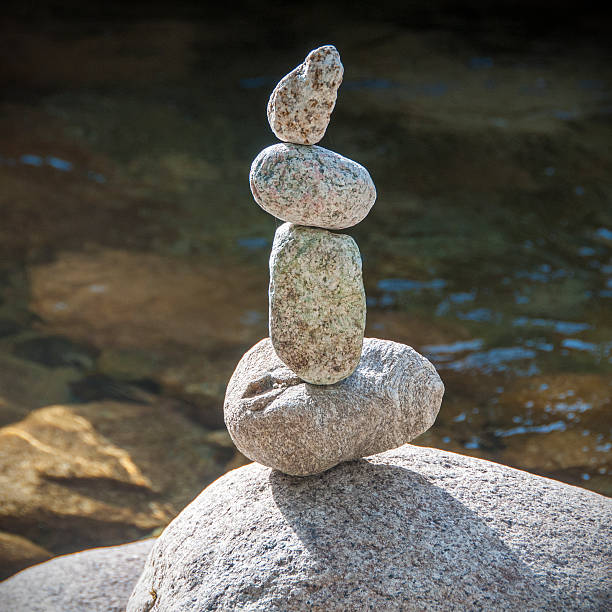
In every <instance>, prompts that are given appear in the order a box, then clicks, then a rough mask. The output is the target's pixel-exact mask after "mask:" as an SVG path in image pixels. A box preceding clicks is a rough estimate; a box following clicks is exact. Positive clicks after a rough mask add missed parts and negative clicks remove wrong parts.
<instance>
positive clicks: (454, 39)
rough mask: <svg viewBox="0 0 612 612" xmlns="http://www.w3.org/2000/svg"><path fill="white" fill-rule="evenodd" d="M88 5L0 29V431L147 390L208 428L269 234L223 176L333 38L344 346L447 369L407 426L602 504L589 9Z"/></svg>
mask: <svg viewBox="0 0 612 612" xmlns="http://www.w3.org/2000/svg"><path fill="white" fill-rule="evenodd" d="M110 6H111V8H110V9H109V8H108V7H107V8H106V9H103V8H100V7H97V9H96V7H95V6H94V8H91V9H90V10H89V11H88V12H85V13H83V12H81V13H79V12H78V11H76V9H75V12H74V13H70V14H61V15H58V14H56V13H54V12H53V11H52V10H51V9H49V11H48V12H47V13H44V14H42V16H41V15H38V18H31V17H30V16H28V15H26V14H25V13H24V10H25V9H23V10H22V9H20V8H13V9H12V12H9V13H7V16H6V17H5V18H4V19H3V22H2V23H3V25H2V32H1V33H2V36H1V40H2V43H0V44H1V47H2V53H1V55H2V62H1V66H0V77H1V79H2V82H3V87H2V103H1V105H0V181H1V185H2V189H1V193H0V210H1V211H2V222H1V224H0V254H1V265H0V360H1V361H2V362H3V363H4V365H3V366H2V368H1V370H2V371H1V372H0V408H1V410H0V416H1V418H2V424H9V423H13V422H16V421H18V420H20V419H22V418H23V417H24V416H26V415H27V414H28V413H29V411H31V410H34V409H36V408H39V407H41V406H45V405H48V404H51V403H61V402H63V403H70V402H72V403H75V402H88V401H94V400H99V399H108V398H113V399H123V400H128V401H131V400H133V399H134V395H136V397H138V394H139V393H147V394H154V395H155V394H156V395H161V396H168V397H172V398H173V399H175V400H177V401H178V402H179V405H180V406H182V408H181V409H182V410H184V413H185V414H187V415H188V416H189V418H191V419H193V421H194V422H197V423H199V424H204V425H205V426H207V427H210V428H213V429H214V428H220V427H221V426H222V425H221V418H220V410H221V405H222V398H223V392H224V385H225V383H226V382H227V379H228V378H229V376H230V375H231V372H232V370H233V368H234V366H235V364H236V362H237V360H238V359H239V358H240V356H241V354H242V353H243V352H244V350H246V349H247V348H248V347H249V346H251V345H252V344H253V343H255V342H256V341H258V340H259V339H260V338H261V337H263V336H264V335H266V316H267V315H266V312H267V294H266V291H267V258H268V254H269V248H270V245H271V240H272V237H273V233H274V230H275V227H276V225H277V224H276V222H275V220H274V219H273V218H271V217H270V216H269V215H267V214H266V213H264V212H263V211H261V210H260V209H259V208H258V207H257V205H256V204H255V203H254V202H253V201H252V198H251V195H250V192H249V188H248V179H247V177H248V169H249V165H250V162H251V160H252V159H253V157H254V156H255V155H256V154H257V153H258V152H259V150H260V149H262V148H263V147H265V146H267V145H269V144H272V143H273V142H274V137H273V135H272V134H271V132H270V131H269V128H268V126H267V122H266V116H265V105H266V101H267V97H268V95H269V93H270V91H271V89H272V87H273V86H274V84H275V82H276V81H277V80H278V78H279V77H281V76H282V75H283V74H285V72H287V71H288V69H290V68H291V67H293V66H294V65H296V64H297V63H299V62H300V61H301V60H302V58H303V56H304V55H305V54H306V52H307V51H308V50H309V49H311V48H312V47H314V46H316V45H318V44H323V43H333V44H336V46H337V47H338V49H339V50H340V53H341V54H342V58H343V61H344V64H345V69H346V73H345V81H344V84H343V85H342V87H341V89H340V95H339V100H338V104H337V107H336V110H335V112H334V114H333V117H332V123H331V125H330V128H329V130H328V133H327V135H326V137H325V139H324V140H323V141H322V143H321V144H322V145H323V146H326V147H328V148H331V149H333V150H336V151H338V152H340V153H342V154H344V155H346V156H348V157H351V158H353V159H356V160H358V161H359V162H360V163H362V164H364V165H365V166H366V167H367V168H368V169H369V170H370V172H371V174H372V177H373V178H374V181H375V183H376V185H377V189H378V194H379V197H378V201H377V203H376V205H375V207H374V209H373V210H372V212H371V214H370V215H369V216H368V217H367V219H366V220H365V221H364V222H362V223H361V224H360V225H359V226H357V227H355V228H352V229H351V230H350V233H351V234H352V235H353V236H354V237H355V238H356V240H357V242H358V244H359V246H360V249H361V252H362V256H363V261H364V279H365V283H366V292H367V295H368V329H367V334H368V335H371V336H378V337H383V338H390V339H393V340H397V341H400V342H405V343H408V344H410V345H412V346H414V347H415V348H417V349H418V350H420V351H421V352H423V353H424V354H425V355H427V356H428V357H429V358H430V359H431V360H432V361H433V362H434V363H435V365H436V367H437V368H438V369H439V371H440V374H441V376H442V378H443V380H444V382H445V384H446V389H447V391H446V396H445V400H444V403H443V406H442V410H441V412H440V416H439V418H438V421H437V423H436V425H435V426H434V427H433V428H432V429H431V430H430V431H429V432H428V433H426V434H425V435H424V436H422V437H421V438H420V439H419V440H418V441H417V442H418V443H421V444H424V445H431V446H436V447H439V448H444V449H449V450H452V451H457V452H461V453H466V454H470V455H475V456H479V457H483V458H487V459H491V460H494V461H498V462H501V463H505V464H508V465H512V466H515V467H519V468H523V469H527V470H530V471H533V472H536V473H539V474H543V475H546V476H550V477H553V478H557V479H560V480H563V481H565V482H569V483H572V484H576V485H580V486H584V487H587V488H590V489H593V490H595V491H599V492H602V493H606V494H611V493H612V485H611V480H610V470H611V465H610V457H611V456H612V454H611V450H612V435H611V434H612V432H611V421H610V416H609V415H610V404H611V402H610V395H611V390H612V386H611V385H612V376H611V374H612V316H611V314H612V308H611V306H612V155H611V153H612V151H611V143H612V122H611V118H612V75H611V74H610V69H609V66H610V56H609V54H608V52H607V50H606V49H605V47H604V45H603V42H602V40H604V38H605V37H603V36H602V34H601V33H602V31H603V30H602V28H603V26H601V24H598V21H597V19H596V16H595V18H588V19H587V18H585V20H584V21H581V22H580V23H579V24H578V25H579V26H580V27H576V28H575V30H574V33H573V34H574V35H573V37H572V38H571V39H568V37H567V36H566V31H565V30H563V29H561V30H560V31H558V30H557V29H555V28H552V29H551V31H550V32H545V34H534V33H533V32H531V31H530V30H529V28H527V27H526V26H527V25H529V24H528V23H526V22H520V21H519V22H518V26H520V25H521V24H522V25H525V27H518V26H517V22H516V21H515V20H514V18H511V17H510V16H509V15H505V14H502V15H501V16H497V17H496V18H491V20H489V21H487V20H483V19H480V20H477V21H476V22H475V21H473V20H471V19H470V18H466V17H461V16H458V15H456V14H451V13H443V14H440V15H438V14H436V13H434V12H431V13H428V12H427V11H425V12H423V11H421V12H419V13H418V19H416V18H415V20H413V21H411V20H410V19H409V15H408V16H406V15H404V16H403V17H402V18H397V19H395V18H394V15H393V12H392V11H391V12H389V11H388V12H387V13H384V14H383V16H382V17H381V18H380V19H377V18H375V17H372V16H369V15H365V14H363V15H362V14H361V13H359V12H358V11H356V12H355V14H352V15H351V16H349V17H348V18H343V19H340V18H338V15H337V14H336V13H335V12H334V10H333V9H331V8H329V7H328V8H327V9H326V8H325V7H318V10H317V11H315V12H314V13H300V12H299V11H298V10H297V9H291V8H281V7H280V6H279V7H276V13H275V14H274V15H273V16H269V15H268V17H264V16H262V15H260V14H259V13H257V12H256V11H251V12H249V11H247V10H245V12H243V13H240V12H238V13H237V14H234V15H233V16H232V17H231V18H228V17H227V16H226V15H222V14H221V13H220V12H219V11H217V13H212V14H204V13H203V12H202V11H203V9H201V8H200V9H195V8H193V9H192V8H190V5H183V4H181V5H179V7H178V8H176V10H175V12H174V13H173V12H172V9H168V8H165V9H163V10H162V9H158V8H155V9H151V10H150V11H149V12H148V13H147V12H143V11H140V10H137V9H136V8H134V7H133V6H132V7H131V8H130V7H127V6H126V7H122V6H121V5H117V6H115V5H110ZM83 10H84V9H83ZM96 10H99V12H96ZM536 25H537V24H536ZM557 25H559V24H557ZM16 373H17V374H16Z"/></svg>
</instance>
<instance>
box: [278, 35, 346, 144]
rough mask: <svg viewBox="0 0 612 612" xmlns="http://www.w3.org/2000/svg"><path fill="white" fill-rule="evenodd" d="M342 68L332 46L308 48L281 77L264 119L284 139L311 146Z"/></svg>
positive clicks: (321, 128)
mask: <svg viewBox="0 0 612 612" xmlns="http://www.w3.org/2000/svg"><path fill="white" fill-rule="evenodd" d="M343 74H344V68H343V66H342V63H341V62H340V54H339V53H338V51H337V50H336V48H335V47H334V46H332V45H325V46H323V47H319V48H318V49H314V50H313V51H311V52H310V53H309V54H308V56H307V57H306V59H305V60H304V62H303V63H302V64H300V65H299V66H298V67H297V68H295V69H294V70H292V71H291V72H290V73H289V74H288V75H286V76H285V77H283V78H282V79H281V81H280V82H279V83H278V85H277V86H276V87H275V89H274V91H273V92H272V95H271V96H270V100H269V102H268V121H269V122H270V127H271V128H272V131H273V132H274V134H275V135H276V136H277V138H279V139H280V140H284V141H285V142H294V143H297V144H305V145H312V144H315V143H317V142H319V140H321V138H323V135H324V134H325V130H326V129H327V126H328V124H329V119H330V116H331V114H332V111H333V110H334V106H335V104H336V96H337V93H338V87H340V83H342V75H343Z"/></svg>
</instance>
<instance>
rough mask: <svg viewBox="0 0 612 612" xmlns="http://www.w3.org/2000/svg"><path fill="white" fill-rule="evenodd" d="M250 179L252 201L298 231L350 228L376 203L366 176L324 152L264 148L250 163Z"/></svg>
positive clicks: (288, 147)
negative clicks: (298, 228)
mask: <svg viewBox="0 0 612 612" xmlns="http://www.w3.org/2000/svg"><path fill="white" fill-rule="evenodd" d="M249 178H250V183H251V192H252V193H253V197H254V198H255V201H256V202H257V203H258V204H259V205H260V206H261V207H262V208H263V209H264V210H265V211H266V212H269V213H270V214H271V215H274V216H275V217H278V218H279V219H282V220H283V221H289V222H291V223H296V224H297V225H309V226H313V227H322V228H325V229H332V230H337V229H344V228H347V227H351V226H353V225H356V224H357V223H359V222H360V221H361V220H363V219H364V218H365V216H366V215H367V214H368V212H369V211H370V209H371V208H372V206H373V205H374V201H375V200H376V188H375V187H374V183H373V181H372V178H371V177H370V174H369V173H368V171H367V170H366V169H365V168H364V167H363V166H362V165H360V164H358V163H357V162H355V161H353V160H351V159H348V158H347V157H343V156H342V155H340V154H338V153H335V152H333V151H330V150H329V149H324V148H323V147H316V146H315V147H306V146H301V145H295V144H276V145H272V146H271V147H267V148H266V149H264V150H263V151H261V152H260V153H259V155H258V156H257V157H256V158H255V159H254V160H253V163H252V165H251V172H250V177H249Z"/></svg>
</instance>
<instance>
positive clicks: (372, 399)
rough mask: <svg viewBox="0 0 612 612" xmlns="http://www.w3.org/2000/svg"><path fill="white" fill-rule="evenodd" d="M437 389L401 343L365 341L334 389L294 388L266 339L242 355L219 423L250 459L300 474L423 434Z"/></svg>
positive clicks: (294, 380) (436, 380) (432, 375)
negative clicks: (356, 359)
mask: <svg viewBox="0 0 612 612" xmlns="http://www.w3.org/2000/svg"><path fill="white" fill-rule="evenodd" d="M443 393H444V385H443V384H442V381H441V380H440V377H439V376H438V374H437V372H436V370H435V368H434V367H433V365H431V363H429V361H427V359H425V358H424V357H422V356H421V355H419V353H417V352H416V351H415V350H413V349H412V348H410V347H409V346H406V345H404V344H398V343H397V342H390V341H389V340H378V339H377V338H366V339H365V340H364V343H363V353H362V356H361V360H360V362H359V366H358V367H357V370H356V371H355V372H354V373H353V374H352V375H351V376H350V377H349V378H347V379H345V380H343V381H342V382H340V383H337V384H335V385H331V386H326V387H321V386H315V385H309V384H307V383H304V382H302V381H301V380H300V379H299V378H298V377H297V376H295V374H293V372H291V370H289V369H288V368H287V367H286V366H285V365H284V364H283V363H282V362H281V361H280V360H279V359H278V357H277V356H276V355H275V354H274V351H273V349H272V345H271V343H270V340H269V339H265V340H262V341H261V342H259V343H258V344H256V345H255V346H254V347H253V348H252V349H251V350H250V351H248V352H247V353H246V354H245V356H244V357H243V358H242V360H241V361H240V363H239V364H238V367H237V368H236V371H235V372H234V374H233V376H232V378H231V380H230V382H229V384H228V387H227V393H226V396H225V423H226V425H227V428H228V431H229V432H230V435H231V436H232V439H233V440H234V443H235V444H236V446H237V447H238V449H239V450H240V451H241V452H242V453H243V454H244V455H246V456H247V457H249V458H250V459H253V460H254V461H258V462H259V463H263V464H264V465H267V466H269V467H272V468H275V469H277V470H280V471H281V472H285V473H287V474H293V475H297V476H304V475H307V474H316V473H318V472H322V471H324V470H327V469H329V468H331V467H333V466H334V465H336V464H338V463H340V462H341V461H348V460H350V459H357V458H359V457H364V456H366V455H371V454H373V453H378V452H382V451H385V450H389V449H391V448H396V447H398V446H401V445H402V444H405V443H406V442H409V441H410V440H412V439H414V438H415V437H416V436H418V435H419V434H422V433H423V432H424V431H426V430H427V429H429V428H430V427H431V425H432V424H433V422H434V421H435V419H436V415H437V414H438V410H439V409H440V403H441V401H442V394H443Z"/></svg>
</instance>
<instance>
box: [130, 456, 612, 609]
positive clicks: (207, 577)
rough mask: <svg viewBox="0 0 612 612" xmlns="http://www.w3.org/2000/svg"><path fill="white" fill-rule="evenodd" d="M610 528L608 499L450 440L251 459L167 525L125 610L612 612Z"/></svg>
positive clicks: (611, 509) (611, 514)
mask: <svg viewBox="0 0 612 612" xmlns="http://www.w3.org/2000/svg"><path fill="white" fill-rule="evenodd" d="M611 525H612V501H611V500H610V499H607V498H605V497H603V496H601V495H597V494H596V493H592V492H590V491H585V490H584V489H579V488H576V487H571V486H569V485H565V484H562V483H560V482H556V481H554V480H549V479H547V478H542V477H540V476H534V475H533V474H528V473H526V472H521V471H519V470H514V469H512V468H508V467H504V466H501V465H497V464H495V463H491V462H489V461H483V460H481V459H475V458H473V457H463V456H461V455H456V454H453V453H448V452H444V451H441V450H437V449H430V448H419V447H412V446H403V447H402V448H400V449H397V450H395V451H390V452H387V453H384V454H382V455H376V456H374V457H371V458H369V460H367V461H365V460H361V461H356V462H353V463H345V464H343V465H340V466H338V467H337V468H335V469H333V470H330V471H329V472H325V473H324V474H321V475H319V476H313V477H310V478H301V479H297V478H294V477H291V476H286V475H283V474H280V473H278V472H273V471H271V470H269V469H268V468H265V467H263V466H261V465H257V464H253V465H248V466H245V467H242V468H240V469H238V470H234V471H233V472H229V473H228V474H226V475H225V476H223V477H222V478H220V479H219V480H217V481H216V482H215V483H213V484H212V485H210V486H209V487H208V488H207V489H206V490H205V491H204V492H203V493H202V494H201V495H200V496H199V497H197V498H196V499H195V500H194V501H193V502H192V503H191V504H190V505H189V506H188V507H187V508H186V509H185V510H184V511H183V512H182V513H181V514H180V515H179V516H178V517H177V518H176V519H175V520H174V521H173V522H172V523H171V524H170V525H169V526H168V527H167V528H166V530H165V531H164V532H163V534H162V535H161V536H160V537H159V538H158V540H157V542H156V543H155V546H154V547H153V550H152V552H151V555H150V556H149V558H148V560H147V562H146V565H145V569H144V572H143V574H142V576H141V578H140V580H139V581H138V584H137V585H136V588H135V590H134V593H133V594H132V596H131V598H130V602H129V604H128V608H127V609H128V612H144V611H145V610H151V612H157V611H159V612H163V611H170V610H172V612H192V611H194V610H266V611H280V610H282V611H284V612H292V611H294V610H295V611H298V610H299V611H302V610H321V611H323V610H325V611H329V612H336V611H338V612H340V611H343V612H344V611H346V610H382V611H391V610H407V611H408V610H413V611H417V610H442V611H446V610H448V611H451V610H551V611H553V610H564V611H565V610H609V609H610V604H611V603H612V602H611V597H610V593H611V592H612V588H611V587H612V579H611V576H610V573H609V559H610V555H611V554H612V529H611ZM152 592H155V594H156V601H157V605H156V606H155V607H153V603H154V602H153V596H152V594H151V593H152Z"/></svg>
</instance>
